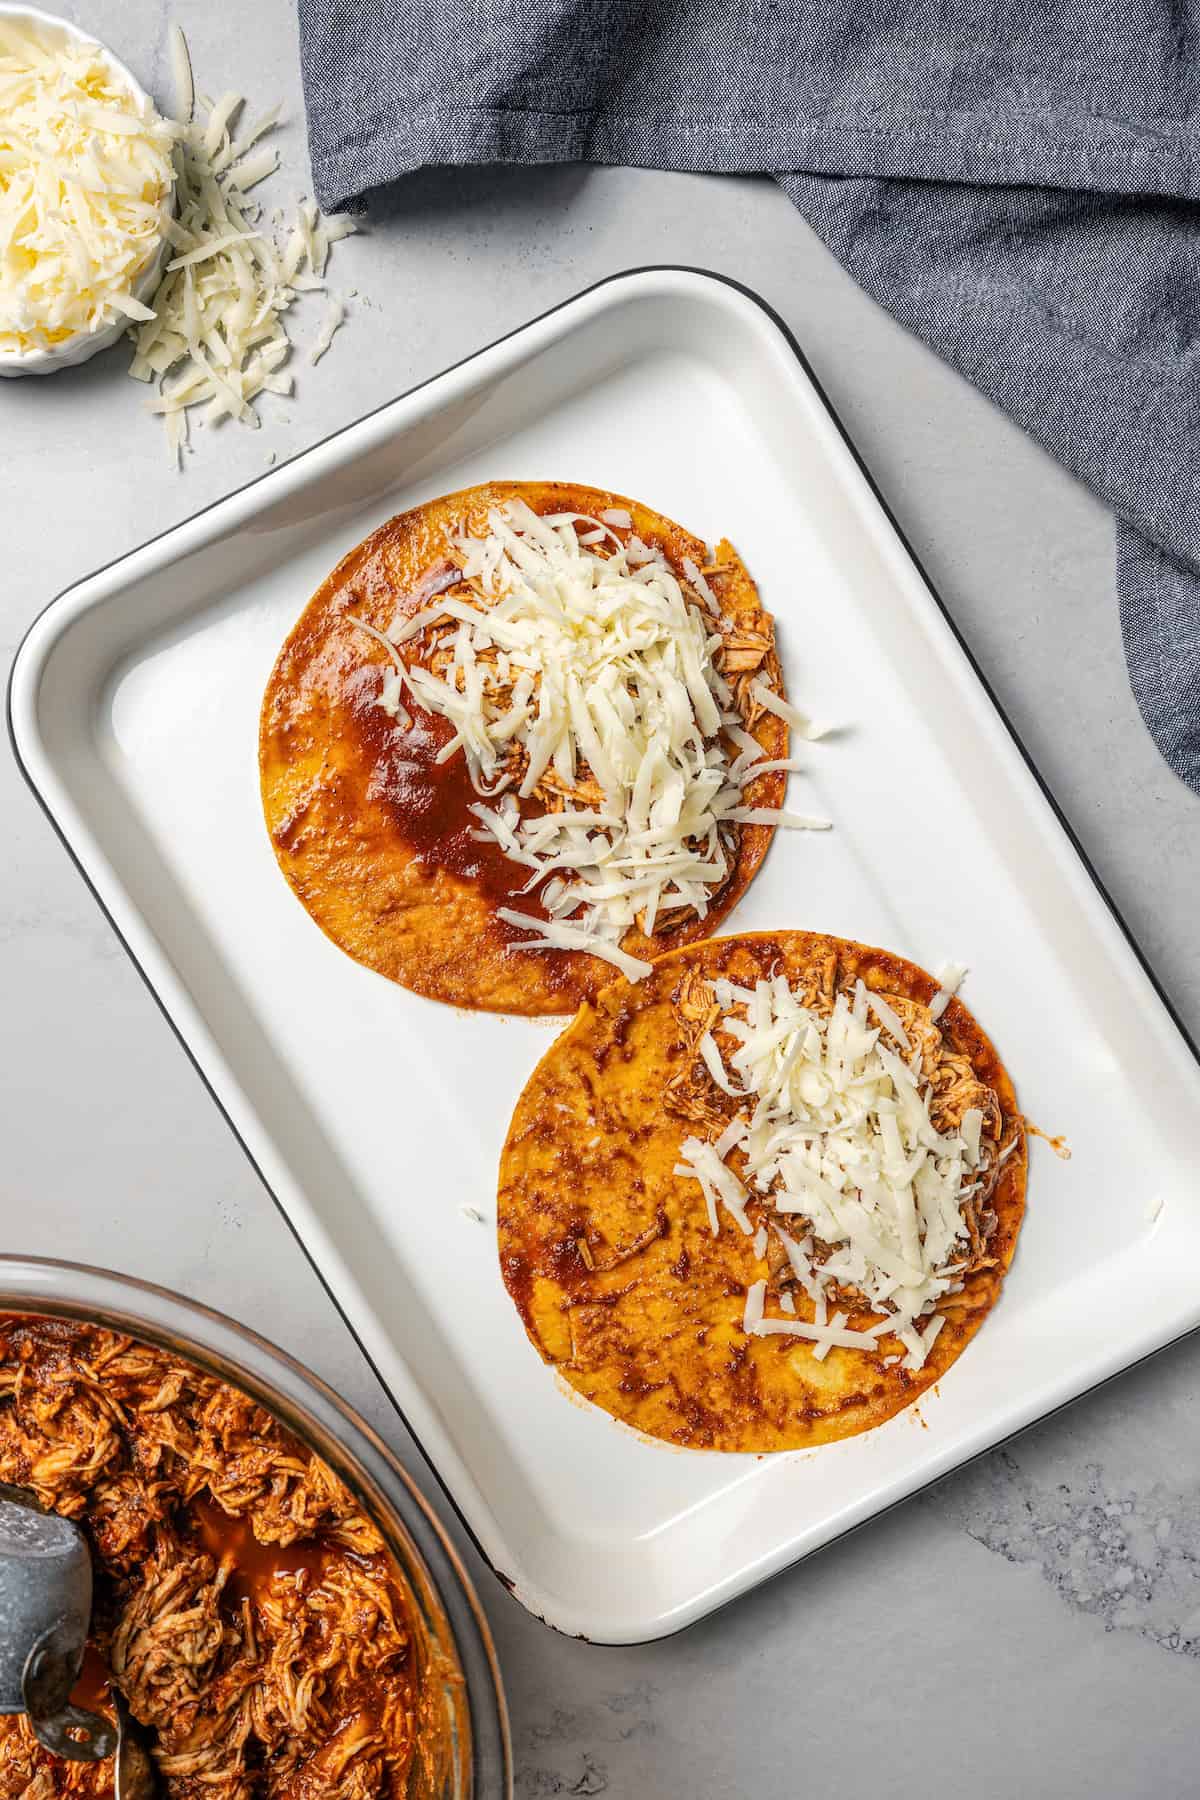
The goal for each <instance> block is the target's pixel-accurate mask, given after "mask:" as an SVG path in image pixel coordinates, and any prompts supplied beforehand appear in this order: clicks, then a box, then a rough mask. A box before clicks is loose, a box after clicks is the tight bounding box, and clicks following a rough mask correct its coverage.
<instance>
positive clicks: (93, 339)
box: [0, 0, 171, 375]
mask: <svg viewBox="0 0 1200 1800" xmlns="http://www.w3.org/2000/svg"><path fill="white" fill-rule="evenodd" d="M0 18H5V19H34V20H36V21H37V23H38V24H39V25H43V26H46V27H48V28H49V29H51V30H55V31H61V32H62V33H63V34H64V36H66V37H70V38H74V39H75V40H76V41H77V42H78V43H81V44H92V45H94V46H95V47H96V48H97V49H98V50H99V51H100V52H101V53H102V55H103V56H104V59H105V61H106V62H107V63H109V64H110V66H111V67H112V69H113V70H114V71H115V73H116V74H117V75H119V76H120V78H121V80H122V81H123V82H124V83H125V85H126V86H127V87H128V88H130V89H131V90H132V92H133V94H134V95H135V97H136V98H137V99H139V100H145V101H148V102H149V104H150V105H151V106H153V105H155V102H154V100H153V99H152V98H151V96H150V95H149V94H148V93H147V92H146V90H145V88H143V87H142V86H141V84H140V82H138V81H135V79H134V77H133V76H132V74H131V73H130V72H129V70H128V69H127V68H126V67H125V64H124V63H123V62H121V60H120V59H119V58H118V57H116V56H114V55H113V53H112V51H111V50H110V49H109V48H108V46H107V45H106V44H102V43H101V42H100V40H99V38H96V37H93V36H92V34H91V32H90V31H81V30H80V29H79V27H78V25H72V23H71V21H70V20H69V19H60V18H59V17H58V16H57V14H55V13H48V12H43V11H42V10H41V9H40V7H36V6H13V5H9V4H7V0H0ZM166 204H167V206H168V207H169V206H170V204H171V201H169V200H168V202H167V203H166ZM166 253H167V239H166V236H165V235H164V234H161V233H160V235H159V240H158V248H157V250H156V251H155V252H154V255H153V256H152V257H151V258H150V260H149V261H148V262H147V263H146V265H145V267H144V268H143V270H142V273H141V274H140V275H139V276H138V278H137V280H136V282H135V283H134V285H133V288H132V293H133V297H134V299H135V300H143V301H144V300H147V299H148V298H149V296H150V295H151V294H152V293H153V292H154V290H155V288H156V287H157V286H158V281H159V277H160V275H161V274H162V267H163V262H164V261H165V259H166ZM128 326H129V320H128V319H123V318H122V319H114V320H113V321H112V323H111V324H109V325H104V326H102V327H101V328H100V329H99V330H98V331H79V332H76V334H75V336H74V337H69V338H64V339H63V341H62V343H61V344H55V346H54V348H53V349H52V350H7V351H6V350H0V375H53V374H54V373H55V371H56V370H58V369H69V368H73V367H74V366H75V364H77V363H82V362H86V361H87V360H88V357H89V356H95V355H96V353H97V352H98V351H100V350H107V349H108V347H109V345H110V344H115V343H116V341H117V339H118V338H119V337H120V336H121V334H122V333H123V332H124V331H126V330H127V329H128Z"/></svg>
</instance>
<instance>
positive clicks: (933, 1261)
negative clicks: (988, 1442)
mask: <svg viewBox="0 0 1200 1800" xmlns="http://www.w3.org/2000/svg"><path fill="white" fill-rule="evenodd" d="M713 992H714V997H715V999H716V1002H717V1004H718V1005H719V1006H721V1007H722V1008H723V1009H724V1010H723V1014H722V1017H721V1019H720V1020H719V1022H718V1024H717V1025H716V1026H715V1027H714V1028H713V1031H712V1033H711V1035H709V1036H708V1043H709V1045H710V1046H711V1050H712V1053H713V1054H714V1055H719V1056H720V1057H721V1077H722V1078H721V1080H720V1081H719V1083H718V1085H719V1086H721V1087H722V1088H723V1089H724V1091H725V1092H726V1093H741V1094H744V1095H745V1096H746V1098H747V1106H746V1108H745V1109H744V1110H743V1111H742V1112H741V1113H739V1114H738V1117H737V1119H736V1120H735V1121H734V1122H733V1123H732V1124H731V1125H729V1126H727V1127H726V1129H725V1130H724V1132H723V1133H722V1135H721V1136H720V1138H718V1139H717V1140H716V1142H714V1143H704V1142H702V1141H701V1140H699V1139H697V1138H694V1137H689V1138H687V1139H685V1140H684V1143H683V1146H682V1150H683V1157H684V1159H685V1160H684V1161H682V1162H681V1163H680V1165H679V1166H678V1168H677V1170H676V1173H677V1174H679V1175H683V1176H687V1177H691V1178H694V1179H695V1180H696V1181H697V1182H698V1183H699V1185H700V1188H701V1191H702V1193H703V1195H704V1199H705V1203H706V1205H707V1207H708V1212H709V1219H710V1223H711V1225H712V1228H713V1231H714V1235H715V1234H716V1232H717V1231H718V1230H719V1221H720V1215H719V1212H718V1206H721V1207H723V1208H724V1209H725V1210H726V1211H727V1212H728V1213H729V1214H730V1216H731V1217H732V1218H733V1220H734V1223H735V1224H736V1226H737V1227H738V1229H739V1230H741V1231H743V1232H748V1231H749V1230H751V1229H752V1227H751V1226H750V1222H749V1220H748V1218H747V1215H746V1201H747V1199H748V1198H749V1197H750V1195H751V1194H756V1195H758V1196H761V1197H762V1199H763V1200H764V1201H765V1203H766V1205H767V1206H768V1207H769V1208H770V1209H772V1210H771V1213H770V1215H769V1216H770V1218H771V1220H772V1229H773V1230H774V1232H775V1234H776V1236H777V1238H778V1241H779V1243H780V1245H781V1247H782V1249H783V1251H784V1252H785V1253H786V1256H787V1260H788V1264H789V1265H790V1270H791V1274H792V1276H793V1278H794V1280H795V1282H796V1283H797V1285H798V1287H799V1288H800V1289H801V1290H802V1291H803V1292H804V1293H805V1294H806V1295H807V1296H808V1298H809V1299H810V1300H811V1301H812V1302H813V1306H814V1311H815V1320H814V1321H813V1322H811V1323H809V1322H803V1321H799V1320H797V1319H795V1318H787V1319H772V1318H767V1317H765V1316H764V1310H763V1307H764V1298H765V1294H766V1287H765V1284H764V1283H762V1282H757V1283H755V1284H754V1285H753V1287H752V1288H751V1290H750V1292H749V1294H748V1296H747V1303H746V1314H745V1320H744V1325H745V1329H746V1331H747V1332H748V1333H750V1334H751V1335H754V1336H764V1335H772V1334H787V1335H789V1336H794V1337H797V1338H800V1339H807V1340H809V1341H811V1343H812V1344H813V1346H814V1349H813V1354H814V1355H816V1356H818V1358H820V1357H823V1356H824V1355H826V1354H827V1353H828V1351H829V1350H830V1348H833V1347H836V1346H843V1347H846V1348H855V1349H860V1350H867V1351H877V1350H878V1347H879V1344H878V1340H879V1339H881V1338H882V1337H884V1336H885V1335H886V1336H889V1337H894V1338H895V1339H896V1340H898V1342H899V1343H900V1344H901V1345H902V1346H903V1348H904V1351H905V1353H906V1354H905V1356H904V1366H905V1367H906V1368H908V1369H913V1370H915V1369H920V1368H921V1367H922V1366H923V1365H924V1362H925V1359H926V1357H927V1356H928V1354H929V1351H930V1349H931V1348H932V1346H933V1343H934V1341H935V1339H936V1337H937V1334H938V1332H939V1331H940V1330H941V1328H942V1324H943V1321H944V1315H942V1314H939V1313H937V1312H936V1311H935V1309H936V1307H937V1305H938V1302H939V1301H940V1300H941V1299H942V1298H943V1297H944V1296H945V1295H947V1294H950V1293H955V1292H957V1291H959V1288H960V1286H961V1284H960V1283H959V1282H958V1281H957V1280H956V1277H957V1275H958V1274H959V1273H960V1272H961V1270H962V1269H963V1268H964V1267H965V1264H966V1258H967V1242H968V1238H969V1228H968V1224H967V1221H966V1218H965V1217H964V1214H963V1208H962V1202H963V1200H964V1198H965V1197H966V1196H965V1192H964V1189H969V1188H970V1186H971V1184H972V1183H973V1181H974V1179H975V1173H976V1170H977V1167H978V1165H979V1161H980V1125H981V1123H982V1114H981V1113H980V1112H979V1111H978V1110H977V1109H972V1110H971V1111H969V1112H968V1113H967V1114H966V1115H965V1116H964V1119H963V1122H962V1127H961V1130H960V1131H958V1132H955V1133H941V1132H939V1131H938V1130H937V1129H936V1127H935V1126H934V1124H933V1122H932V1119H931V1117H930V1099H931V1090H930V1088H929V1087H928V1085H922V1080H921V1074H920V1069H919V1066H918V1067H917V1069H916V1070H914V1068H913V1066H912V1064H911V1063H909V1062H906V1061H904V1060H903V1059H902V1058H901V1057H900V1056H899V1055H897V1054H896V1052H895V1050H893V1049H892V1048H890V1047H889V1045H888V1044H887V1043H886V1042H884V1041H883V1037H884V1031H885V1030H886V1031H888V1032H889V1033H890V1034H891V1035H892V1036H893V1038H894V1040H895V1041H896V1042H897V1043H901V1042H902V1043H903V1044H904V1045H905V1046H906V1047H907V1038H904V1037H903V1035H902V1033H903V1028H902V1027H901V1025H900V1021H899V1019H898V1018H897V1016H896V1014H895V1012H894V1009H893V1008H891V1007H890V1006H889V1005H888V1004H887V1002H886V1001H884V1000H883V999H882V998H881V996H879V995H877V994H873V993H871V992H869V990H868V989H867V988H866V987H865V986H864V985H863V983H862V982H861V981H860V982H858V984H857V986H856V989H855V993H854V997H853V1000H850V999H848V998H847V996H846V995H845V994H839V995H838V996H837V999H836V1001H835V1004H834V1008H833V1012H832V1014H831V1015H829V1016H825V1015H823V1014H821V1013H819V1012H817V1011H815V1010H813V1009H812V1008H810V1007H807V1006H805V1005H804V1004H803V1001H802V999H801V997H800V994H799V993H798V992H797V991H796V990H794V989H792V988H791V987H790V986H789V984H788V982H787V980H786V979H785V977H783V976H782V975H777V976H776V977H775V978H774V979H773V980H771V981H766V980H762V981H759V982H758V983H757V984H756V986H755V987H754V988H753V989H746V988H737V987H734V986H733V985H732V984H731V983H729V982H728V981H725V980H718V981H717V982H716V983H714V988H713ZM873 1018H874V1020H875V1021H877V1022H876V1023H874V1024H873V1023H872V1019H873ZM722 1043H723V1044H724V1046H725V1049H724V1051H723V1052H722V1050H721V1044H722ZM731 1044H732V1045H733V1046H735V1047H734V1048H733V1049H732V1050H730V1049H729V1046H730V1045H731ZM708 1060H709V1059H708V1057H707V1056H706V1057H705V1061H706V1062H708ZM711 1072H712V1073H713V1075H714V1078H715V1077H716V1070H715V1069H712V1070H711ZM734 1152H736V1153H737V1155H738V1157H739V1172H735V1170H734V1169H732V1168H731V1167H730V1166H729V1163H728V1160H727V1159H728V1158H729V1157H730V1156H731V1155H732V1154H733V1153H734ZM998 1160H999V1159H998ZM793 1224H794V1226H795V1229H793V1228H792V1226H793ZM818 1242H819V1244H820V1246H821V1252H820V1254H819V1255H818V1254H817V1243H818ZM831 1282H836V1283H837V1284H838V1286H839V1288H840V1289H845V1288H853V1289H856V1290H857V1292H858V1293H859V1294H860V1295H861V1296H862V1299H861V1302H860V1303H859V1305H860V1309H865V1310H867V1311H870V1312H873V1313H875V1314H877V1315H878V1317H877V1318H876V1319H874V1320H872V1322H871V1323H870V1324H869V1325H868V1326H866V1327H865V1328H864V1329H860V1330H850V1329H847V1325H846V1315H845V1313H838V1312H834V1313H832V1315H831V1313H830V1305H829V1294H828V1293H827V1289H828V1288H829V1285H830V1283H831ZM836 1291H837V1290H835V1292H836ZM789 1310H790V1309H789ZM931 1315H932V1316H931Z"/></svg>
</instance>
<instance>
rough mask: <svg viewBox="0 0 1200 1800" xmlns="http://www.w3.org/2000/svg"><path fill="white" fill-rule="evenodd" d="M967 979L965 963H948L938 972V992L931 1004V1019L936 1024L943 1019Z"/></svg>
mask: <svg viewBox="0 0 1200 1800" xmlns="http://www.w3.org/2000/svg"><path fill="white" fill-rule="evenodd" d="M966 978H967V969H966V965H965V964H964V963H946V964H945V965H944V966H943V967H942V968H940V969H939V970H938V991H937V993H936V994H935V995H934V996H933V999H932V1000H931V1001H930V1003H929V1016H930V1018H931V1019H933V1020H934V1021H935V1022H936V1021H937V1020H938V1019H940V1018H941V1016H942V1014H943V1013H944V1012H945V1010H946V1008H947V1007H948V1006H949V1004H950V1002H951V1001H952V1000H953V998H954V996H955V994H957V992H958V990H959V988H960V987H961V986H962V984H963V982H964V981H965V980H966Z"/></svg>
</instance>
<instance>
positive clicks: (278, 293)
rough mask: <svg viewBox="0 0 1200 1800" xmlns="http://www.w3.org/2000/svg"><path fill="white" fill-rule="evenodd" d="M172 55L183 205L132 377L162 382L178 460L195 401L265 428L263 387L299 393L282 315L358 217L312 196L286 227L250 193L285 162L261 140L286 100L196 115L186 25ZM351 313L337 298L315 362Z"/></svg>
mask: <svg viewBox="0 0 1200 1800" xmlns="http://www.w3.org/2000/svg"><path fill="white" fill-rule="evenodd" d="M172 60H173V63H174V68H175V79H176V85H177V88H178V90H179V91H178V110H179V112H180V114H181V123H180V124H179V125H178V127H177V128H176V129H177V130H178V132H179V140H178V146H177V150H176V160H177V164H178V185H177V195H178V205H177V209H176V216H175V217H174V218H173V219H171V220H170V221H169V222H168V225H167V232H168V235H169V238H170V242H171V248H172V250H173V251H174V255H173V256H172V257H171V260H170V261H169V262H168V263H167V267H166V272H165V275H164V278H163V281H162V284H161V286H160V287H159V289H158V291H157V293H156V294H155V295H154V299H153V303H152V304H153V315H152V316H151V317H149V318H148V319H146V321H145V323H143V324H142V325H140V326H139V328H138V329H137V331H136V332H135V334H134V337H135V348H134V357H133V361H132V363H131V364H130V374H131V375H133V376H135V377H136V379H138V380H139V381H146V382H153V381H157V382H158V392H157V393H156V394H155V396H154V398H153V399H152V400H150V401H149V402H148V410H149V411H151V412H153V413H157V414H160V415H161V416H162V418H163V421H164V424H165V427H166V433H167V445H168V450H169V453H170V455H171V458H172V460H173V461H174V462H176V464H179V463H180V462H181V453H182V450H183V448H184V446H185V445H186V444H187V443H188V441H189V415H190V413H191V411H192V409H193V408H195V407H201V408H203V411H202V412H201V414H200V418H201V421H202V422H203V423H204V424H205V425H216V424H219V423H220V422H221V421H222V420H223V419H226V418H233V419H237V420H238V421H239V422H240V423H241V424H244V425H249V426H252V427H257V426H258V425H259V423H260V420H259V416H258V413H257V411H256V409H255V405H254V403H255V401H256V400H257V398H258V396H259V395H260V394H264V393H270V394H285V395H286V394H291V393H292V391H293V385H294V384H293V377H292V375H291V374H290V373H289V372H288V371H287V370H286V369H285V368H284V364H285V363H286V362H287V361H288V359H289V357H290V356H291V353H292V348H293V345H292V340H291V338H290V337H289V335H288V331H287V327H286V325H285V324H284V318H283V315H284V314H285V313H286V312H287V311H288V310H289V309H290V308H291V306H292V305H293V304H294V302H295V301H296V299H297V298H298V297H299V296H300V295H302V294H306V293H313V292H325V291H326V287H327V284H326V281H325V272H326V266H327V263H328V260H329V253H330V250H331V249H332V247H333V245H334V244H336V243H337V242H338V241H339V240H340V239H342V238H344V237H348V236H349V235H350V233H351V232H353V231H355V230H356V229H357V226H356V224H355V221H354V220H353V219H352V218H350V217H348V216H346V215H342V216H339V217H336V218H325V217H324V216H323V215H322V214H321V213H320V212H319V211H318V209H317V206H316V204H315V202H313V201H312V200H304V201H302V202H301V205H300V208H299V211H298V215H297V217H296V218H295V221H294V223H293V224H292V226H291V229H290V231H289V232H287V233H286V235H280V234H279V230H278V226H277V225H275V226H272V225H271V224H268V222H267V221H266V220H265V219H264V217H263V212H262V208H261V206H260V205H259V204H258V203H257V202H256V201H253V200H251V199H249V198H248V195H249V193H250V190H251V189H252V188H255V187H257V186H258V184H259V183H260V182H262V181H265V180H266V179H267V178H268V177H269V176H270V175H273V174H274V173H275V172H276V170H277V169H278V167H279V158H278V154H277V153H276V151H275V150H274V149H272V148H271V147H270V146H269V145H266V144H264V143H263V141H262V140H263V139H264V138H266V137H267V135H268V134H269V133H270V132H271V131H272V130H273V129H274V127H275V125H276V124H277V123H278V120H279V108H278V107H274V108H272V110H271V111H269V112H267V113H264V114H263V115H262V116H261V117H259V118H257V119H254V120H249V119H247V120H246V122H245V123H243V122H242V120H243V114H244V111H245V107H244V101H243V98H242V96H241V95H240V94H237V93H232V92H231V93H226V94H222V95H221V96H220V97H218V98H217V99H216V100H215V101H204V102H202V105H203V111H204V113H205V114H206V116H205V117H203V118H200V117H197V116H196V112H195V109H196V98H195V88H194V82H193V78H192V67H191V59H190V56H189V55H188V50H187V44H186V40H185V39H184V36H183V33H182V32H181V31H179V29H178V27H176V28H175V29H174V32H173V37H172ZM345 317H346V307H345V302H344V300H343V299H341V298H339V297H337V296H333V295H331V296H330V298H329V302H328V306H327V311H326V315H325V319H324V322H323V324H322V326H321V328H320V330H319V332H318V334H317V337H316V339H315V342H314V343H313V345H312V348H311V350H310V353H309V361H310V362H311V363H316V362H317V361H318V360H319V359H320V357H321V356H323V355H324V353H325V352H326V350H328V348H329V346H330V344H331V343H332V341H333V336H334V333H335V332H336V331H337V329H338V327H339V326H340V325H341V324H342V322H343V321H344V319H345Z"/></svg>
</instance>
